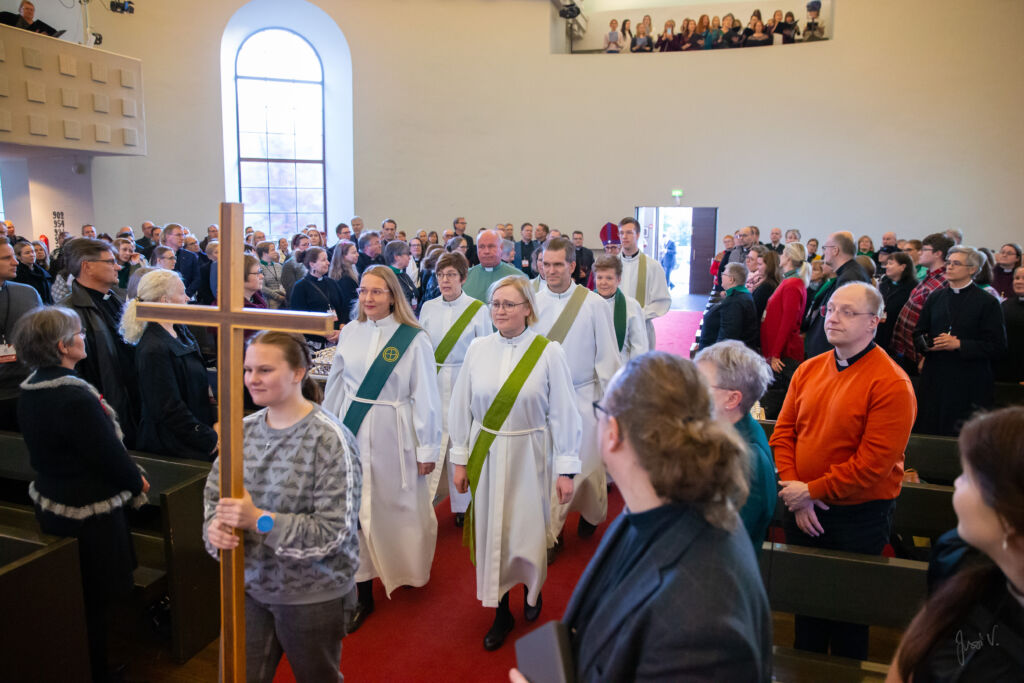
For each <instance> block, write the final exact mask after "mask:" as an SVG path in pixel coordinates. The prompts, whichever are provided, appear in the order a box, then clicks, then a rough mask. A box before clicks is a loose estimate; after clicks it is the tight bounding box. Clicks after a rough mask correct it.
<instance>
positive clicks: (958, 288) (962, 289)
mask: <svg viewBox="0 0 1024 683" xmlns="http://www.w3.org/2000/svg"><path fill="white" fill-rule="evenodd" d="M946 284H947V285H949V288H950V289H951V290H953V293H954V294H959V293H960V292H962V291H964V290H965V289H969V288H970V287H973V286H974V283H973V282H968V283H967V284H966V285H964V286H963V287H954V286H953V283H952V282H950V281H949V279H948V278H947V279H946Z"/></svg>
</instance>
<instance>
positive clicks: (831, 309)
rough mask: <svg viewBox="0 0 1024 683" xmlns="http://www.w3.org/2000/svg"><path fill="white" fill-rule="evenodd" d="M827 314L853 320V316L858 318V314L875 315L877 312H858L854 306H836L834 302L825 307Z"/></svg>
mask: <svg viewBox="0 0 1024 683" xmlns="http://www.w3.org/2000/svg"><path fill="white" fill-rule="evenodd" d="M825 315H830V316H839V317H840V318H845V319H847V320H852V319H853V318H856V317H857V316H858V315H875V314H874V313H870V312H869V313H860V312H857V311H855V310H853V309H852V308H836V307H835V306H833V305H832V304H829V305H828V306H826V307H825Z"/></svg>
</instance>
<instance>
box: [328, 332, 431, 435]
mask: <svg viewBox="0 0 1024 683" xmlns="http://www.w3.org/2000/svg"><path fill="white" fill-rule="evenodd" d="M421 331H422V330H420V328H418V327H413V326H412V325H406V324H405V323H401V324H400V325H399V326H398V329H397V330H395V332H394V334H392V335H391V338H390V339H388V343H387V344H385V345H384V348H382V349H381V350H380V353H379V354H377V358H376V359H374V361H373V364H372V365H371V366H370V369H369V370H367V372H366V377H364V378H363V381H362V383H361V384H360V385H359V390H358V391H357V392H356V397H357V398H365V399H367V400H369V401H376V400H377V397H378V396H380V392H381V391H382V390H383V389H384V385H385V384H387V381H388V377H390V376H391V372H392V371H393V370H394V369H395V366H396V365H398V361H399V360H401V358H402V355H403V354H405V351H406V349H408V348H409V344H411V343H412V340H413V339H414V338H415V337H416V335H417V334H419V333H420V332H421ZM372 407H373V404H372V403H363V402H362V401H355V400H353V401H352V402H351V403H349V406H348V410H347V411H346V412H345V419H344V420H343V421H342V422H343V423H344V424H345V426H346V427H348V428H349V430H351V432H352V435H353V436H355V435H357V434H359V428H360V427H361V426H362V424H363V420H364V419H365V418H366V415H367V414H368V413H369V412H370V408H372Z"/></svg>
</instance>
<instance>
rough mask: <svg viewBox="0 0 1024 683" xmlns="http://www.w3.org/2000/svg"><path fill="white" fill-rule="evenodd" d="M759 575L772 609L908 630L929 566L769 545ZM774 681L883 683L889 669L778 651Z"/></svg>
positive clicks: (764, 548)
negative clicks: (864, 682)
mask: <svg viewBox="0 0 1024 683" xmlns="http://www.w3.org/2000/svg"><path fill="white" fill-rule="evenodd" d="M759 562H760V568H761V577H762V579H763V580H764V585H765V588H766V590H767V592H768V601H769V603H770V604H771V608H772V610H773V611H777V612H790V613H794V614H803V615H806V616H811V617H820V618H824V619H837V620H841V621H850V622H854V623H858V624H868V625H871V626H887V627H891V628H900V629H902V628H906V626H907V625H908V624H909V623H910V620H911V619H912V618H913V617H914V615H915V614H916V613H917V611H918V609H919V608H920V606H921V605H922V604H923V603H924V600H925V597H926V594H927V573H928V565H927V564H926V563H924V562H917V561H914V560H902V559H896V558H887V557H880V556H879V557H875V556H871V555H859V554H856V553H845V552H840V551H834V550H820V549H816V548H802V547H799V546H792V545H785V544H780V543H770V542H765V543H764V544H763V546H762V550H761V555H760V557H759ZM774 655H775V679H776V680H778V681H783V682H786V683H790V682H792V681H847V680H850V681H854V680H856V681H860V680H884V678H885V673H886V671H887V670H888V667H887V666H886V665H883V664H878V663H871V662H859V661H855V660H850V659H845V658H842V657H831V656H824V655H817V654H812V653H805V652H801V651H799V650H793V649H789V648H783V647H776V648H775V649H774Z"/></svg>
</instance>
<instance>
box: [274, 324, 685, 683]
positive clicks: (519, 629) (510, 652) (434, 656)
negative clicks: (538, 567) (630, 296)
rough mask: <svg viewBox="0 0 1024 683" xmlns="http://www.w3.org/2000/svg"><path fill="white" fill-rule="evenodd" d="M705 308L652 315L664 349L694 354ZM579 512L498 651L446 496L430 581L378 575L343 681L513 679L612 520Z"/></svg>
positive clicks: (286, 671) (517, 606) (617, 503)
mask: <svg viewBox="0 0 1024 683" xmlns="http://www.w3.org/2000/svg"><path fill="white" fill-rule="evenodd" d="M701 317H702V314H701V313H696V312H693V311H669V313H668V314H667V315H665V316H664V317H661V318H658V319H656V320H655V321H654V328H655V333H656V335H657V346H658V349H659V350H661V351H668V352H670V353H675V354H678V355H680V356H683V357H684V358H689V357H690V344H692V343H693V338H694V334H695V333H696V331H697V327H698V326H699V325H700V321H701ZM621 510H622V497H621V496H620V495H619V492H618V489H615V488H613V489H612V492H611V493H610V494H609V497H608V520H609V521H610V520H612V519H614V518H615V516H616V515H618V514H619V512H620V511H621ZM578 519H579V515H577V514H575V513H574V514H572V515H570V516H569V520H568V521H567V522H566V525H565V528H566V533H565V536H566V541H565V547H564V549H563V550H562V552H561V554H560V555H559V556H558V559H557V560H556V561H555V563H554V564H553V565H551V567H550V568H549V571H548V578H547V582H546V583H545V584H544V610H543V611H542V612H541V616H540V618H539V619H538V620H537V621H535V622H533V623H532V624H527V623H526V620H525V619H523V592H522V588H518V587H517V588H515V589H513V591H512V595H511V604H512V613H513V614H514V615H515V618H516V627H515V630H513V631H512V633H511V634H510V635H509V637H508V639H507V640H506V641H505V645H504V646H503V647H502V648H501V649H500V650H498V651H496V652H487V651H485V650H484V646H483V639H484V634H485V633H486V632H487V629H488V628H490V626H491V621H492V620H493V619H494V610H493V609H485V608H483V607H482V606H481V605H480V603H479V602H478V601H477V599H476V573H475V569H474V567H473V565H472V563H471V562H470V561H469V550H468V549H466V548H464V547H462V530H461V529H457V528H455V525H454V522H453V520H454V515H452V513H451V511H450V508H449V507H448V501H444V502H443V503H441V505H440V506H438V508H437V524H438V530H437V551H436V552H435V553H434V566H433V568H432V570H431V573H430V583H428V584H427V585H426V586H424V587H423V588H400V589H398V590H396V591H395V592H394V593H392V594H391V600H388V599H387V598H386V597H385V596H384V589H383V587H382V586H381V584H380V582H379V581H376V582H374V599H375V601H376V606H377V611H376V612H374V614H373V615H372V616H370V618H369V619H367V621H366V623H365V624H363V627H362V628H360V629H359V631H357V632H356V633H354V634H352V635H350V636H348V637H347V638H345V640H344V641H343V643H342V655H341V671H342V673H343V674H344V675H345V680H346V681H349V682H355V683H362V681H403V682H406V681H416V682H420V681H424V682H426V681H507V680H508V670H509V669H510V668H511V667H512V666H514V665H515V641H516V639H518V638H521V637H522V636H523V635H525V634H526V633H528V632H529V631H531V630H533V629H534V628H536V627H537V626H540V625H541V624H543V623H544V622H546V621H550V620H551V619H558V618H560V617H561V616H562V614H563V613H564V612H565V608H566V605H567V604H568V603H569V597H570V596H571V595H572V590H573V588H574V587H575V586H576V582H577V580H578V579H579V577H580V575H581V574H582V573H583V570H584V569H585V568H586V566H587V562H589V561H590V558H591V556H592V555H593V554H594V551H595V550H597V546H598V543H600V541H601V537H602V536H603V535H604V532H605V529H607V527H608V521H606V522H605V523H604V524H602V525H601V526H600V527H599V528H598V530H597V533H595V534H594V536H593V537H591V538H589V539H587V540H586V541H581V540H580V539H579V538H578V537H577V536H576V523H577V520H578ZM294 681H295V677H294V676H293V675H292V671H291V668H290V667H289V666H288V662H287V661H285V662H282V663H281V666H280V668H279V669H278V671H277V675H276V676H275V678H274V683H293V682H294Z"/></svg>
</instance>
